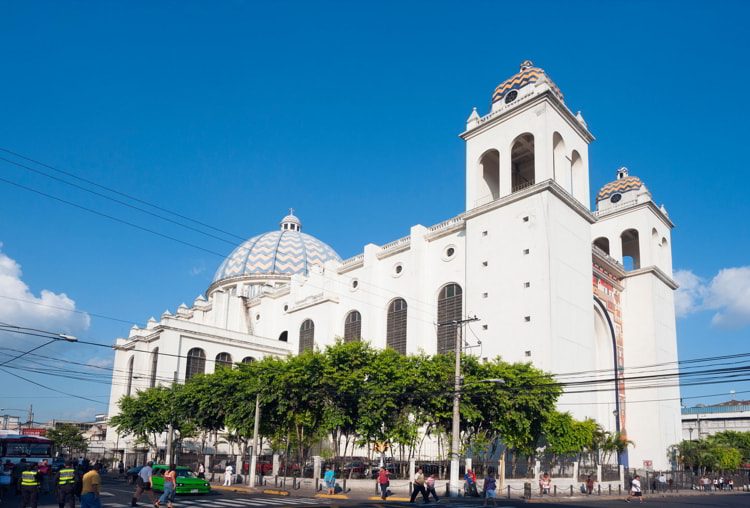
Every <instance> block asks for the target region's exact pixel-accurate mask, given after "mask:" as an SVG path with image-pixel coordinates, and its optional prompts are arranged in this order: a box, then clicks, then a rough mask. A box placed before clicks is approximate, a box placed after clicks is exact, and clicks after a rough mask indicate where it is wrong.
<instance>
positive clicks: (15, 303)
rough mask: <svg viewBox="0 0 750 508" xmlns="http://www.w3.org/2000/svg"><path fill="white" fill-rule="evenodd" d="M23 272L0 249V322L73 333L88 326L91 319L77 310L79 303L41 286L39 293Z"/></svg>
mask: <svg viewBox="0 0 750 508" xmlns="http://www.w3.org/2000/svg"><path fill="white" fill-rule="evenodd" d="M1 245H2V244H0V246H1ZM22 275H23V272H22V271H21V265H19V264H18V262H16V261H15V260H14V259H12V258H10V257H9V256H8V255H6V254H4V253H3V252H0V322H3V323H8V324H13V325H19V326H25V327H30V328H38V329H41V330H46V331H53V332H61V333H63V332H64V333H71V334H75V333H76V332H80V331H83V330H86V329H87V328H88V327H89V325H90V323H91V318H90V317H89V315H88V314H86V313H80V312H75V311H76V310H77V309H76V303H75V301H74V300H72V299H71V298H70V297H68V295H66V294H65V293H55V292H53V291H50V290H48V289H42V290H41V291H40V292H39V296H36V295H34V294H33V293H32V292H31V290H30V288H29V286H28V285H27V284H26V283H25V282H24V281H23V279H22ZM8 335H11V336H16V334H8ZM6 336H7V335H6Z"/></svg>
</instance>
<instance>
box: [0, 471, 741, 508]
mask: <svg viewBox="0 0 750 508" xmlns="http://www.w3.org/2000/svg"><path fill="white" fill-rule="evenodd" d="M133 491H134V488H133V487H131V486H130V485H126V484H125V482H124V481H123V480H119V479H114V478H107V477H105V478H104V480H103V485H102V505H103V507H104V508H128V507H130V500H131V497H132V494H133ZM645 501H646V502H645V503H644V504H646V505H649V506H654V507H658V506H667V507H675V508H676V507H680V506H685V507H688V508H702V507H705V508H723V507H726V508H748V507H750V493H745V494H742V493H739V494H697V495H696V494H693V495H687V496H672V497H659V496H648V497H646V498H645ZM419 504H421V503H419ZM432 504H434V503H432ZM635 504H637V502H635V501H634V502H632V503H630V504H627V503H625V501H624V498H594V499H567V500H566V499H563V500H562V502H560V501H546V500H545V502H543V503H542V502H540V500H534V502H533V505H534V506H540V507H542V506H543V507H565V508H576V507H600V508H609V507H624V506H633V505H635ZM440 505H445V506H450V507H451V508H478V507H479V506H481V505H482V500H481V499H441V500H440ZM524 505H526V506H528V504H526V503H524V502H523V501H518V500H506V499H498V500H497V506H498V507H501V508H511V507H513V508H517V507H520V506H524ZM20 506H21V499H20V497H17V496H7V495H6V496H4V498H3V500H2V502H0V507H2V508H19V507H20ZM76 506H78V504H76ZM138 506H141V507H144V508H149V507H150V506H151V500H150V498H149V497H148V496H147V495H144V496H143V497H142V499H141V501H140V503H138ZM354 506H356V507H363V508H383V507H384V506H390V507H394V508H402V507H407V506H415V505H410V504H409V503H404V502H390V501H389V502H387V503H381V502H375V501H358V500H354V499H350V500H335V501H332V500H328V499H315V498H309V497H276V496H267V495H263V494H254V495H248V494H244V493H238V492H228V491H218V490H215V491H213V492H212V493H211V494H209V495H198V496H177V501H176V502H175V508H269V507H303V508H304V507H311V508H315V507H336V508H345V507H354ZM489 506H491V504H490V505H489ZM39 508H57V502H56V500H55V499H54V498H53V496H51V495H47V496H43V497H42V498H41V499H40V502H39Z"/></svg>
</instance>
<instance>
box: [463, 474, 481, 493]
mask: <svg viewBox="0 0 750 508" xmlns="http://www.w3.org/2000/svg"><path fill="white" fill-rule="evenodd" d="M464 482H465V483H466V494H467V495H469V496H473V497H479V492H478V491H477V475H476V474H475V473H474V471H472V470H471V469H467V470H466V473H465V474H464Z"/></svg>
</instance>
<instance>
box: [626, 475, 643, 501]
mask: <svg viewBox="0 0 750 508" xmlns="http://www.w3.org/2000/svg"><path fill="white" fill-rule="evenodd" d="M631 497H637V498H638V502H639V503H642V502H643V492H641V477H640V476H638V475H635V477H634V478H633V479H632V480H631V482H630V494H628V497H627V498H626V499H625V501H627V502H628V503H629V502H630V498H631Z"/></svg>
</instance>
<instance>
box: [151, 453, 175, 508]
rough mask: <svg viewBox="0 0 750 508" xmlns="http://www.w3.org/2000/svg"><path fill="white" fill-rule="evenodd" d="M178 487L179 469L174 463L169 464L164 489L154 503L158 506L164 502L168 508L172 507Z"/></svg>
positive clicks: (165, 474)
mask: <svg viewBox="0 0 750 508" xmlns="http://www.w3.org/2000/svg"><path fill="white" fill-rule="evenodd" d="M176 489H177V471H176V469H175V465H174V464H170V465H169V469H168V470H167V472H166V473H164V491H163V492H162V493H161V497H160V498H159V500H158V501H156V503H154V505H155V506H156V507H157V508H158V507H159V506H161V504H162V503H164V502H166V503H167V508H172V503H173V502H174V496H175V491H176Z"/></svg>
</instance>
